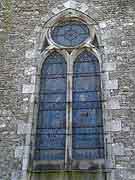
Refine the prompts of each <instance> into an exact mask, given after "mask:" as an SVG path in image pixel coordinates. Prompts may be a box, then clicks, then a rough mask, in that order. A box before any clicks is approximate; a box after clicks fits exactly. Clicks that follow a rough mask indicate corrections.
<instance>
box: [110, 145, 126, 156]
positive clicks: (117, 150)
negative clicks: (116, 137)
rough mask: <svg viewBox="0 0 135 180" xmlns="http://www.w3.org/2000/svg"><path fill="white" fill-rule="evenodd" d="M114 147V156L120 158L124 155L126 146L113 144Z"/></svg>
mask: <svg viewBox="0 0 135 180" xmlns="http://www.w3.org/2000/svg"><path fill="white" fill-rule="evenodd" d="M112 147H113V154H114V155H119V156H120V155H121V156H123V155H124V145H123V144H122V143H115V144H112Z"/></svg>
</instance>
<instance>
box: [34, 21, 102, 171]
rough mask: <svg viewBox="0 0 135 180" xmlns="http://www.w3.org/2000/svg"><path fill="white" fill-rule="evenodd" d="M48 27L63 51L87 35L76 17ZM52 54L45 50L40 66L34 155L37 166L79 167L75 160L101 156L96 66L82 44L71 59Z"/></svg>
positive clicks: (77, 43) (84, 38)
mask: <svg viewBox="0 0 135 180" xmlns="http://www.w3.org/2000/svg"><path fill="white" fill-rule="evenodd" d="M51 30H52V31H51V37H52V39H53V41H54V42H55V43H56V44H58V45H62V46H64V47H66V48H65V49H64V52H66V51H67V52H69V51H68V49H69V48H70V47H72V48H73V49H74V50H75V49H76V46H79V45H80V44H81V43H85V41H86V40H87V39H88V38H89V37H90V32H89V28H88V27H87V25H86V24H85V23H83V22H82V21H81V22H79V21H75V20H73V21H69V20H68V21H64V22H63V23H60V24H58V25H56V26H54V28H53V29H51ZM53 47H54V44H53ZM57 48H58V47H57ZM62 49H63V48H62ZM59 50H60V48H59ZM71 51H72V49H70V52H71ZM58 52H60V51H58V50H57V51H55V50H54V51H53V52H52V51H51V52H50V54H49V55H48V56H47V58H46V59H45V60H44V63H43V65H42V69H41V75H40V90H39V109H38V120H37V128H36V142H35V144H36V145H35V156H34V158H35V161H40V162H44V163H47V166H46V168H44V167H42V168H41V164H40V166H39V168H38V169H40V168H41V169H51V170H52V169H53V170H56V169H66V170H69V169H70V170H71V169H74V167H75V169H79V165H77V166H76V162H77V161H79V162H80V161H83V160H95V159H102V158H104V136H103V120H102V102H101V101H102V99H101V80H100V66H99V62H98V59H97V57H96V55H94V53H93V52H92V50H91V49H89V48H88V47H87V48H83V50H82V49H81V53H80V54H79V55H76V56H74V57H73V56H71V55H69V54H68V53H63V50H62V51H61V52H60V53H58ZM62 54H63V55H62ZM65 54H66V55H65ZM77 54H78V53H77ZM65 56H66V57H65ZM73 62H74V63H73ZM72 63H73V64H72ZM60 161H62V163H63V164H62V166H61V164H59V165H60V166H59V167H58V166H57V164H58V162H60ZM50 162H51V163H50ZM44 163H42V165H44ZM68 168H69V169H68ZM86 169H87V168H86Z"/></svg>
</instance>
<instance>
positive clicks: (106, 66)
mask: <svg viewBox="0 0 135 180" xmlns="http://www.w3.org/2000/svg"><path fill="white" fill-rule="evenodd" d="M103 70H104V71H115V70H116V63H115V62H109V63H104V64H103Z"/></svg>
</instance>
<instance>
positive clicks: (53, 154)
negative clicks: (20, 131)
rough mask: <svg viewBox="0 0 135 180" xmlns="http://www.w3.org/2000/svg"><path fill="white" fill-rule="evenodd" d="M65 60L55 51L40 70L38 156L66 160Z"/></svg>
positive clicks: (36, 153)
mask: <svg viewBox="0 0 135 180" xmlns="http://www.w3.org/2000/svg"><path fill="white" fill-rule="evenodd" d="M66 73H67V72H66V63H65V60H64V57H63V56H62V55H60V54H59V53H57V52H53V53H52V54H51V55H49V56H48V57H47V59H46V60H45V62H44V64H43V66H42V70H41V81H40V93H39V113H38V122H37V131H36V133H37V134H36V151H35V159H36V160H64V153H65V139H66V137H65V124H66Z"/></svg>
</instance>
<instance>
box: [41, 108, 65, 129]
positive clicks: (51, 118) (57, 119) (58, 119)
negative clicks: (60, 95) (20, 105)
mask: <svg viewBox="0 0 135 180" xmlns="http://www.w3.org/2000/svg"><path fill="white" fill-rule="evenodd" d="M44 117H45V118H44ZM64 117H66V114H65V111H58V110H54V109H53V111H50V110H49V111H41V112H40V114H39V121H38V128H41V129H42V128H43V129H45V128H65V124H66V123H65V121H66V120H65V119H64Z"/></svg>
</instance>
